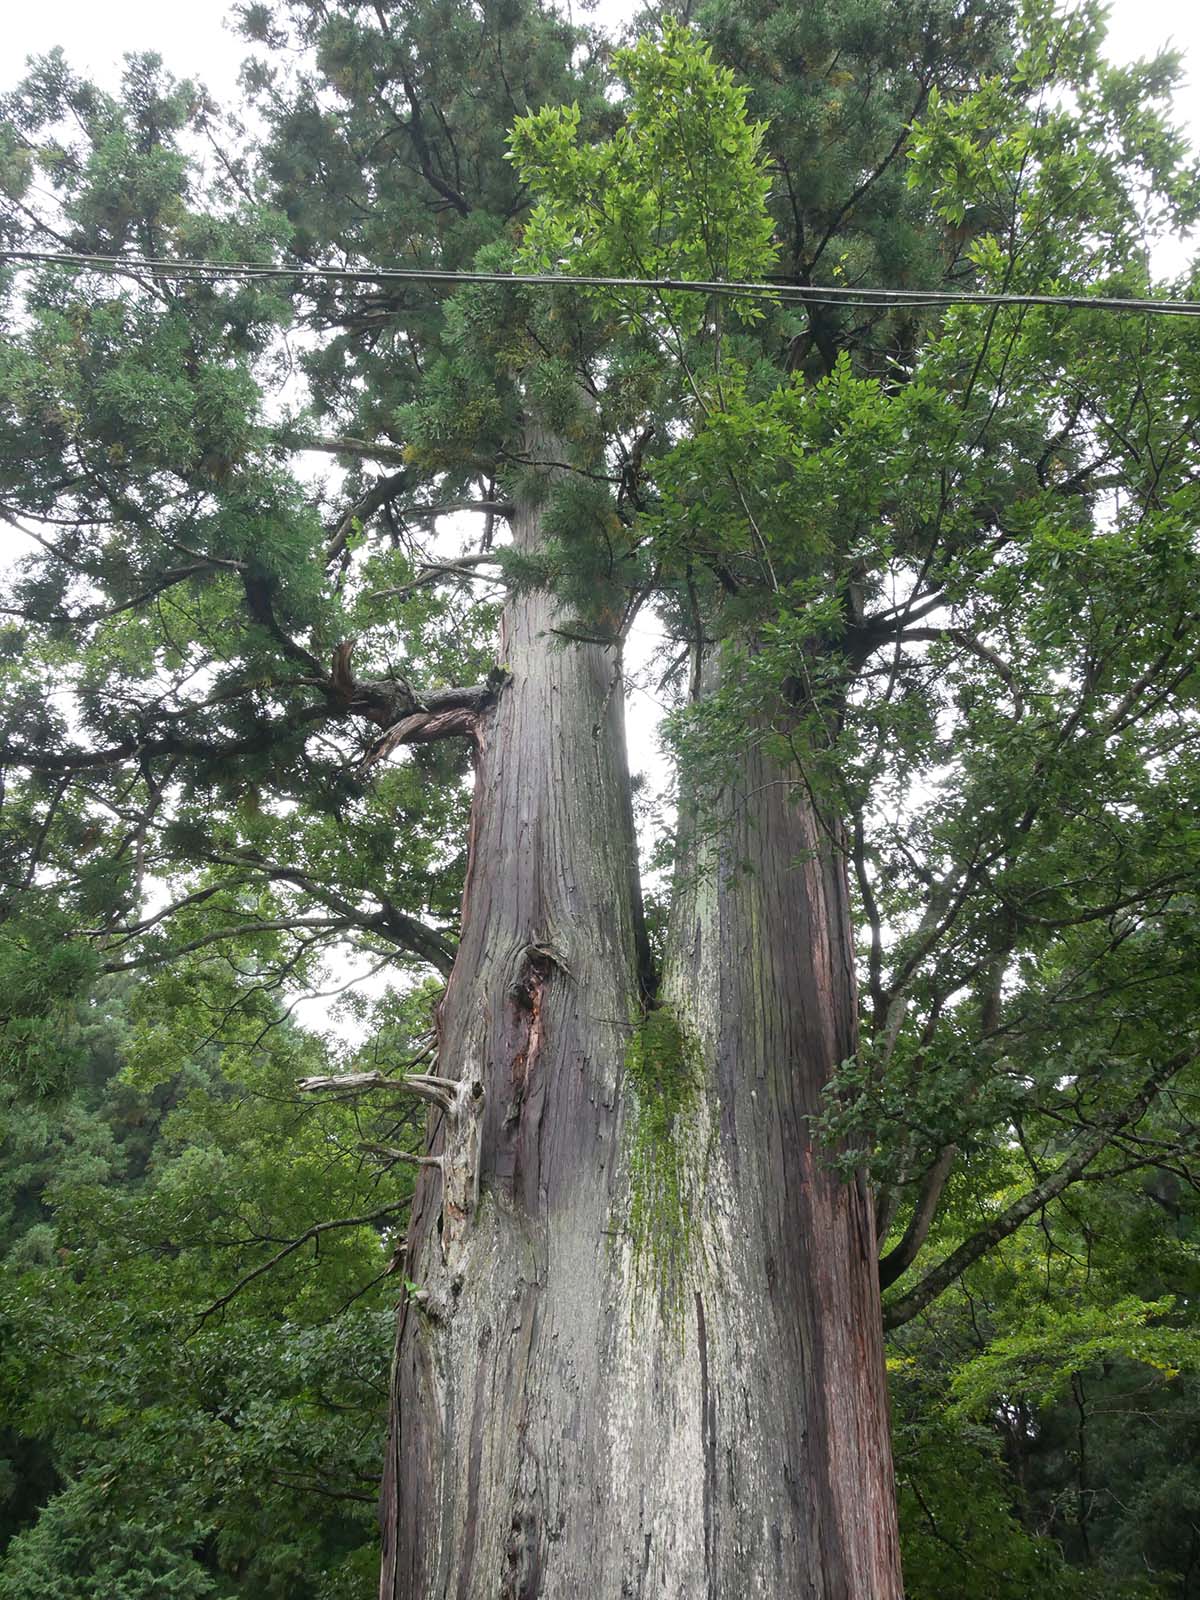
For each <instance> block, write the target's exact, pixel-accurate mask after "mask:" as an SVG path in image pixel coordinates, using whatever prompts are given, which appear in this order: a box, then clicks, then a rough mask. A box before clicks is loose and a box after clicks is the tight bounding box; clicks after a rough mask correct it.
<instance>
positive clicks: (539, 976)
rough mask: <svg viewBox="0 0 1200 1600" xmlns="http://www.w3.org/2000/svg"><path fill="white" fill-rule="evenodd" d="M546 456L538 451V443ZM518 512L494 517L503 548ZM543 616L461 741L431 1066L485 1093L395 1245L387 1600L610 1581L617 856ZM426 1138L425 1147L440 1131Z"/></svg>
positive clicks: (463, 1597)
mask: <svg viewBox="0 0 1200 1600" xmlns="http://www.w3.org/2000/svg"><path fill="white" fill-rule="evenodd" d="M538 443H539V442H538V441H534V444H535V449H534V453H535V454H536V455H538V456H539V457H546V456H554V455H555V454H556V453H557V452H556V450H555V449H554V448H536V446H537V444H538ZM538 523H539V517H538V511H537V508H536V506H534V505H532V504H528V503H525V504H521V505H518V506H517V507H515V508H514V512H513V537H514V543H515V544H516V545H517V546H518V548H523V549H530V548H534V547H536V545H537V544H538V542H539V539H540V533H539V526H538ZM556 620H557V610H556V606H555V604H554V602H553V600H552V598H551V597H550V596H549V595H547V594H545V593H541V592H532V593H525V594H521V595H517V596H514V597H513V598H512V599H511V600H510V601H509V603H508V605H507V607H506V609H505V612H504V617H503V623H502V649H501V657H500V659H501V664H502V665H503V666H504V667H505V668H507V670H508V672H509V673H510V674H511V676H510V678H509V680H508V681H507V683H506V685H505V687H504V689H503V691H502V692H501V693H500V695H499V697H498V699H497V701H496V704H495V706H494V708H493V709H491V710H490V711H488V712H486V713H484V714H482V715H481V716H480V718H479V721H478V726H477V768H476V787H475V798H474V802H473V807H472V821H471V844H470V859H469V865H468V872H467V886H466V893H465V897H464V906H463V927H462V940H461V944H460V948H459V952H458V956H457V960H456V962H455V967H454V972H453V974H452V976H451V979H450V982H449V985H448V987H447V992H446V996H445V999H444V1001H443V1004H442V1010H441V1017H440V1046H439V1051H438V1064H437V1068H436V1070H437V1072H438V1073H439V1074H441V1075H443V1076H446V1077H452V1078H455V1079H468V1078H469V1079H473V1080H477V1081H478V1082H480V1083H482V1085H483V1089H484V1100H483V1104H484V1109H483V1118H482V1127H481V1129H480V1139H479V1150H480V1169H481V1170H480V1172H479V1199H478V1203H477V1204H476V1206H475V1207H474V1213H473V1215H468V1216H467V1217H466V1219H465V1222H464V1223H463V1224H462V1225H461V1227H459V1226H455V1227H453V1228H448V1226H447V1219H444V1218H443V1215H442V1208H443V1188H442V1180H441V1176H440V1175H439V1174H437V1173H432V1172H425V1173H423V1174H422V1178H421V1180H420V1182H419V1184H418V1189H417V1194H416V1199H415V1202H414V1208H413V1216H412V1222H411V1225H410V1229H409V1238H410V1246H411V1248H410V1255H409V1267H408V1272H409V1275H410V1277H411V1278H412V1279H413V1280H415V1282H416V1284H417V1285H418V1286H419V1289H420V1291H421V1292H422V1295H423V1298H422V1299H421V1300H419V1301H416V1302H415V1303H414V1297H410V1298H409V1300H408V1302H407V1304H406V1305H405V1306H404V1307H403V1308H402V1310H401V1314H400V1322H399V1329H398V1338H397V1347H396V1357H395V1363H394V1374H393V1407H392V1418H391V1438H390V1441H389V1447H388V1456H387V1460H386V1466H385V1477H384V1489H383V1499H382V1521H383V1543H384V1557H383V1574H382V1582H381V1590H380V1592H381V1595H382V1596H384V1597H385V1600H398V1597H405V1600H409V1597H412V1600H432V1597H435V1596H437V1597H449V1596H454V1597H456V1600H498V1597H501V1596H503V1597H508V1600H516V1597H518V1596H522V1597H532V1596H535V1595H542V1594H544V1595H552V1594H562V1595H564V1596H565V1595H568V1594H570V1595H574V1594H576V1593H578V1591H579V1588H580V1587H581V1586H582V1585H584V1584H591V1583H592V1582H593V1580H596V1581H599V1582H600V1587H601V1590H602V1591H604V1592H608V1593H612V1594H614V1595H617V1594H619V1593H620V1592H621V1585H620V1579H618V1580H617V1581H616V1582H615V1583H613V1584H611V1585H608V1586H606V1585H605V1583H604V1575H605V1574H606V1573H609V1572H611V1571H613V1570H614V1568H613V1563H614V1560H616V1561H617V1562H618V1563H619V1560H620V1557H619V1555H616V1554H615V1553H614V1552H616V1551H619V1550H620V1549H622V1548H623V1547H624V1546H625V1545H626V1544H627V1543H628V1541H629V1539H630V1538H631V1537H633V1533H634V1530H632V1529H631V1528H629V1527H623V1526H621V1525H620V1523H619V1522H617V1521H610V1518H609V1514H608V1510H607V1508H606V1505H605V1496H606V1495H607V1494H608V1492H609V1489H610V1486H611V1485H612V1483H613V1482H614V1479H615V1477H616V1475H617V1470H618V1467H617V1456H616V1454H615V1452H614V1442H613V1440H612V1437H611V1426H610V1424H609V1423H608V1422H607V1421H606V1417H605V1412H606V1409H607V1405H608V1401H609V1398H610V1397H609V1396H608V1395H606V1392H605V1389H606V1383H607V1374H606V1371H605V1369H606V1367H609V1366H610V1363H609V1362H608V1361H607V1359H606V1356H605V1351H606V1348H607V1347H608V1346H610V1345H611V1344H612V1342H613V1339H614V1324H616V1323H619V1321H620V1318H621V1314H622V1313H621V1310H620V1308H619V1307H618V1306H616V1305H615V1304H614V1303H613V1302H612V1299H611V1295H610V1291H608V1290H607V1289H606V1287H605V1281H604V1280H605V1277H606V1272H607V1266H606V1263H607V1251H606V1245H607V1239H606V1235H607V1232H608V1230H609V1229H610V1228H611V1227H612V1221H611V1219H612V1216H613V1211H614V1201H613V1194H614V1188H615V1184H616V1181H617V1173H616V1171H615V1162H616V1153H617V1151H618V1150H619V1138H618V1133H619V1128H618V1123H619V1099H618V1095H619V1087H620V1075H621V1065H622V1061H623V1059H624V1054H625V1049H626V1044H627V1040H628V1036H629V1033H630V1019H631V1016H632V1013H633V1008H634V1006H635V1002H636V992H637V991H636V964H635V931H634V930H635V920H636V919H635V915H634V910H633V904H632V898H633V897H632V894H631V883H632V881H633V874H632V872H631V861H632V855H633V851H634V841H633V828H632V818H631V814H630V808H629V800H628V784H627V763H626V758H625V749H624V732H623V708H622V699H621V695H620V694H619V693H615V694H614V693H613V692H612V684H613V674H614V671H615V670H616V663H615V661H614V658H613V654H612V652H611V650H607V649H605V648H602V647H599V646H592V645H587V646H569V647H565V648H564V647H561V646H555V645H554V644H553V642H552V640H551V638H550V629H551V628H552V627H553V626H554V625H555V623H556ZM447 1124H448V1119H438V1118H436V1117H435V1118H434V1119H432V1122H431V1127H432V1128H433V1130H434V1140H433V1144H432V1147H431V1148H432V1149H433V1150H434V1151H435V1152H440V1153H443V1154H445V1152H446V1150H447V1146H448V1145H450V1144H452V1143H453V1141H454V1139H455V1137H456V1135H455V1131H454V1130H453V1129H452V1128H450V1127H448V1125H447Z"/></svg>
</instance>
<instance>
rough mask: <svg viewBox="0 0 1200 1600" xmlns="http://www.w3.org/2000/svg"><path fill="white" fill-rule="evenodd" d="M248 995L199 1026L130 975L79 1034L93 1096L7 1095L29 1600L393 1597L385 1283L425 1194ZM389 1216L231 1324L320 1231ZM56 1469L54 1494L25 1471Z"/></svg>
mask: <svg viewBox="0 0 1200 1600" xmlns="http://www.w3.org/2000/svg"><path fill="white" fill-rule="evenodd" d="M185 987H186V986H185ZM238 998H239V997H238V995H237V992H236V989H233V988H231V985H230V984H229V982H228V980H227V981H226V985H225V989H224V991H223V992H220V993H216V992H206V990H205V989H204V988H203V987H201V988H200V989H199V990H198V992H193V993H192V994H191V996H190V997H189V1004H188V1006H187V1007H186V1008H182V1009H184V1011H185V1015H184V1017H183V1018H182V1019H180V1017H179V1016H178V1015H177V1011H178V1010H179V1009H180V1008H179V1007H178V1006H177V1004H176V1002H177V1001H178V999H179V993H178V991H173V990H172V989H171V988H170V987H169V986H156V985H149V984H144V983H143V984H142V985H140V986H137V987H133V988H130V987H129V984H128V982H127V983H126V985H125V986H124V987H123V988H122V989H120V990H113V991H111V992H110V995H109V998H108V1002H107V1004H106V1006H105V1008H104V1010H103V1012H102V1013H101V1014H100V1015H97V1016H93V1017H91V1018H89V1020H88V1022H87V1024H86V1026H84V1027H83V1028H82V1030H81V1031H82V1034H83V1037H84V1039H85V1041H86V1044H87V1051H86V1054H85V1058H84V1059H85V1061H86V1068H85V1070H84V1072H83V1075H82V1077H81V1078H80V1079H78V1080H77V1086H76V1087H75V1088H74V1092H73V1093H72V1094H71V1095H70V1096H69V1098H68V1099H67V1100H66V1101H65V1102H63V1103H62V1105H61V1106H60V1107H56V1108H55V1110H54V1113H53V1114H52V1115H51V1114H50V1113H47V1112H31V1111H30V1110H29V1108H27V1107H24V1106H21V1105H20V1104H18V1103H16V1102H13V1101H11V1100H10V1104H9V1107H8V1109H7V1111H6V1114H5V1119H4V1124H3V1140H2V1142H0V1220H2V1222H3V1226H4V1230H5V1236H4V1244H5V1267H4V1270H3V1273H2V1275H0V1326H2V1328H3V1337H2V1345H3V1356H2V1357H0V1439H2V1440H3V1441H4V1447H5V1448H7V1450H8V1451H10V1452H12V1453H14V1454H15V1455H16V1457H17V1458H18V1459H19V1460H20V1461H21V1462H22V1463H23V1470H22V1473H21V1477H19V1478H18V1479H16V1480H15V1481H13V1482H12V1483H11V1484H10V1486H9V1494H8V1496H7V1506H6V1507H5V1508H4V1510H3V1511H0V1545H2V1544H4V1543H7V1545H8V1547H7V1551H5V1552H4V1553H3V1554H0V1593H3V1594H4V1595H6V1596H9V1595H11V1596H13V1597H17V1596H28V1597H29V1600H32V1597H33V1596H34V1595H40V1594H62V1595H63V1596H71V1597H76V1596H77V1597H79V1600H82V1597H84V1596H92V1595H95V1596H97V1597H99V1596H100V1595H105V1596H107V1595H109V1594H114V1595H117V1594H120V1595H126V1594H128V1595H130V1596H134V1595H138V1596H146V1597H147V1600H148V1597H149V1596H151V1595H158V1594H176V1593H178V1594H180V1595H189V1596H190V1595H205V1594H215V1595H230V1596H232V1595H234V1594H255V1595H264V1596H270V1595H278V1596H280V1597H282V1596H285V1595H286V1596H288V1597H298V1596H304V1595H311V1596H313V1597H314V1600H318V1597H320V1600H326V1597H327V1600H350V1597H351V1596H360V1595H364V1594H366V1593H367V1592H369V1591H370V1589H371V1586H372V1583H373V1576H374V1566H375V1553H374V1541H375V1535H374V1516H373V1501H374V1488H373V1485H374V1481H375V1478H376V1477H377V1474H378V1470H379V1469H378V1459H379V1457H378V1436H379V1429H380V1420H379V1418H380V1406H381V1403H382V1394H383V1390H384V1387H385V1383H386V1361H387V1350H388V1347H389V1331H388V1330H389V1327H390V1323H391V1316H392V1313H391V1301H390V1299H389V1297H388V1293H387V1291H386V1289H380V1288H377V1287H375V1284H376V1283H377V1281H378V1279H379V1277H380V1274H381V1273H382V1272H383V1270H384V1267H385V1265H386V1262H387V1251H388V1249H389V1248H390V1239H389V1232H388V1231H389V1229H390V1228H395V1227H398V1226H401V1225H402V1223H403V1219H404V1209H405V1204H406V1193H407V1190H406V1188H405V1186H404V1185H403V1184H402V1185H401V1186H400V1188H399V1191H398V1192H396V1190H395V1189H393V1190H392V1193H391V1195H390V1196H389V1195H381V1194H380V1193H379V1190H378V1189H377V1187H376V1179H375V1175H374V1174H373V1173H372V1172H370V1171H366V1170H364V1169H363V1167H362V1163H361V1159H360V1158H358V1157H357V1156H356V1154H355V1147H356V1144H357V1141H358V1139H359V1138H360V1137H361V1134H362V1132H364V1131H367V1130H366V1128H364V1127H363V1125H362V1124H361V1122H360V1121H356V1118H355V1116H354V1114H353V1113H352V1112H351V1111H349V1110H347V1109H346V1108H344V1107H336V1106H324V1107H315V1106H313V1105H311V1104H310V1105H305V1104H303V1103H301V1102H299V1101H298V1100H297V1098H296V1095H295V1090H294V1083H295V1079H296V1076H297V1074H298V1072H300V1071H304V1070H309V1071H311V1070H314V1069H317V1070H319V1069H320V1068H321V1067H322V1066H324V1065H325V1062H324V1061H323V1058H322V1055H321V1052H320V1050H319V1049H318V1047H317V1046H316V1044H315V1042H314V1041H313V1040H312V1039H311V1037H307V1036H304V1035H302V1034H299V1033H297V1032H296V1031H295V1030H294V1029H292V1028H291V1027H290V1026H289V1025H288V1024H287V1022H286V1020H285V1019H284V1018H283V1017H282V1016H281V1014H280V1013H279V1012H278V1009H277V1008H273V1006H272V1004H271V1002H270V1001H269V1000H268V999H266V998H265V997H261V996H260V997H259V998H258V999H257V1001H256V1000H255V999H254V997H253V995H246V996H243V997H242V1001H243V1003H242V1005H241V1006H240V1007H239V1006H238V1003H237V1002H238ZM206 1006H207V1007H209V1008H210V1009H209V1011H208V1026H207V1028H204V1027H202V1026H201V1017H202V1015H203V1013H204V1011H205V1007H206ZM168 1019H169V1021H170V1024H171V1025H172V1027H173V1029H174V1030H175V1043H174V1045H173V1046H171V1047H170V1048H169V1050H168V1051H167V1052H166V1053H167V1055H169V1056H170V1058H171V1060H170V1064H169V1067H168V1064H167V1062H166V1061H165V1060H164V1063H163V1066H162V1067H161V1068H159V1069H157V1070H154V1071H151V1070H150V1068H149V1065H148V1059H147V1057H146V1055H145V1051H144V1040H145V1038H146V1035H147V1032H148V1031H149V1032H151V1033H153V1032H155V1031H156V1030H157V1029H160V1028H161V1027H162V1025H163V1023H164V1021H166V1020H168ZM214 1022H217V1026H218V1029H219V1032H217V1033H214V1029H213V1023H214ZM264 1024H265V1027H266V1030H267V1031H265V1032H264ZM392 1026H393V1033H392V1042H393V1043H394V1045H395V1046H396V1048H397V1049H400V1048H404V1047H408V1048H411V1044H410V1041H411V1037H412V1035H411V1031H410V1024H408V1023H406V1022H405V1021H404V1020H403V1016H402V1014H401V1016H400V1017H398V1018H397V1021H396V1022H395V1023H393V1025H392ZM189 1035H190V1039H191V1041H192V1048H191V1049H190V1050H189V1049H187V1048H186V1043H185V1041H186V1040H187V1039H188V1037H189ZM205 1037H208V1039H209V1040H210V1042H209V1043H208V1044H207V1045H206V1046H202V1047H200V1048H199V1049H197V1046H196V1041H197V1040H198V1039H203V1038H205ZM140 1041H141V1042H142V1043H141V1046H140V1043H139V1042H140ZM139 1049H140V1050H141V1053H140V1054H139ZM135 1059H137V1060H139V1061H140V1065H139V1066H138V1067H137V1069H136V1074H134V1073H132V1072H131V1066H132V1062H133V1061H134V1060H135ZM133 1076H136V1079H137V1082H133V1081H131V1077H133ZM380 1132H381V1133H382V1134H385V1135H386V1136H387V1137H389V1138H391V1139H393V1140H394V1139H395V1138H396V1136H397V1132H398V1130H396V1129H395V1128H393V1127H391V1126H390V1125H387V1124H384V1125H383V1126H382V1128H381V1129H380ZM389 1199H391V1200H392V1201H393V1203H392V1204H391V1206H390V1209H389V1208H388V1201H389ZM381 1207H382V1208H384V1211H383V1214H382V1215H380V1216H379V1217H378V1219H377V1220H376V1221H374V1222H366V1223H361V1224H359V1225H357V1226H354V1227H347V1228H339V1229H336V1230H335V1231H333V1232H327V1233H325V1234H324V1235H323V1237H322V1239H321V1240H320V1250H319V1254H317V1255H316V1256H314V1255H313V1248H314V1245H315V1244H316V1243H317V1241H316V1240H314V1244H313V1245H309V1246H307V1248H306V1249H304V1250H298V1251H296V1252H294V1253H292V1254H291V1255H290V1256H289V1257H288V1258H287V1259H285V1260H283V1261H281V1262H280V1264H279V1265H278V1266H277V1267H276V1268H274V1269H273V1270H272V1272H270V1273H267V1274H265V1275H263V1276H262V1277H260V1278H257V1279H255V1280H254V1281H253V1282H249V1283H247V1284H246V1285H245V1286H244V1288H242V1289H241V1291H240V1292H239V1293H238V1294H237V1295H236V1296H235V1297H234V1298H233V1299H232V1300H230V1301H229V1303H228V1305H227V1306H225V1307H223V1308H222V1309H220V1310H219V1311H218V1312H217V1313H215V1314H211V1313H209V1309H208V1308H209V1307H210V1306H212V1305H213V1304H214V1303H215V1302H217V1301H218V1300H220V1299H222V1298H223V1297H224V1296H225V1295H227V1294H228V1293H229V1291H230V1290H231V1288H233V1287H234V1286H235V1285H236V1284H237V1283H238V1282H239V1281H240V1280H241V1278H243V1277H244V1276H245V1275H246V1274H248V1273H249V1272H250V1271H252V1270H253V1269H254V1267H255V1266H257V1265H261V1264H262V1263H263V1262H265V1261H266V1260H268V1259H269V1258H270V1257H272V1256H274V1255H275V1254H276V1253H277V1252H278V1250H279V1249H280V1247H281V1245H282V1244H286V1243H287V1241H288V1240H289V1239H292V1238H300V1237H301V1236H302V1235H303V1233H304V1231H305V1230H306V1229H307V1228H309V1227H310V1226H311V1225H312V1224H313V1223H323V1222H327V1221H329V1220H331V1219H334V1218H336V1217H338V1216H341V1215H345V1216H348V1217H350V1218H354V1217H357V1216H369V1215H373V1214H375V1213H377V1212H379V1211H380V1209H381ZM392 1298H394V1296H393V1297H392ZM39 1477H40V1478H41V1479H42V1482H43V1487H42V1499H41V1501H40V1502H39V1501H38V1500H34V1501H32V1502H30V1501H29V1500H28V1499H27V1498H26V1496H25V1494H24V1492H23V1491H22V1486H21V1478H25V1479H26V1480H27V1481H28V1482H29V1483H30V1484H32V1483H33V1482H35V1481H37V1479H38V1478H39ZM9 1539H11V1542H8V1541H9Z"/></svg>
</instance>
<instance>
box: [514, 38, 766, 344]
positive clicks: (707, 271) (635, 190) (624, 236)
mask: <svg viewBox="0 0 1200 1600" xmlns="http://www.w3.org/2000/svg"><path fill="white" fill-rule="evenodd" d="M614 66H615V70H616V72H617V74H618V75H619V76H620V78H621V79H622V81H623V82H624V84H625V86H626V89H627V91H628V101H627V103H626V106H625V122H624V124H623V125H622V126H621V127H620V128H619V129H618V130H617V132H616V133H615V134H614V135H613V137H612V138H611V139H609V140H606V141H605V142H603V143H598V144H585V143H581V141H580V137H579V133H580V114H579V110H578V107H548V108H546V109H545V110H543V111H540V112H538V113H536V114H535V115H534V116H531V117H526V118H523V119H521V120H520V121H518V122H517V123H516V125H515V126H514V129H513V135H512V154H513V160H514V161H515V162H516V165H517V169H518V171H519V173H520V175H521V177H522V178H523V179H524V180H525V181H526V182H527V183H529V184H530V185H531V186H532V187H533V189H534V191H535V193H537V194H538V195H539V197H540V198H539V201H538V204H537V206H536V207H535V209H534V211H533V213H532V214H531V216H530V218H529V221H528V223H527V224H526V228H525V235H524V242H523V247H522V254H521V261H522V263H523V264H525V265H526V266H527V268H528V269H530V270H537V271H543V272H572V273H582V274H585V275H588V276H597V277H649V278H677V279H685V278H692V279H701V280H712V279H726V280H733V279H742V278H759V277H761V276H762V274H763V273H764V272H765V271H766V270H767V269H768V267H769V266H770V264H771V262H772V261H773V260H774V257H775V250H774V246H773V244H772V224H771V219H770V216H769V214H768V212H767V209H766V198H767V194H768V191H769V189H770V183H771V180H770V176H769V174H768V172H767V170H766V161H765V157H764V153H763V137H764V133H765V129H764V128H763V126H762V125H761V124H756V123H753V122H751V121H750V119H749V118H748V116H747V114H746V95H747V91H746V89H745V88H744V87H742V86H740V85H738V84H736V83H735V82H734V79H733V75H732V73H731V72H730V71H729V70H728V69H727V68H721V67H717V66H716V65H714V63H713V60H712V52H711V50H710V49H709V48H708V47H706V46H704V45H701V44H700V43H699V42H698V41H697V40H696V39H695V38H694V36H693V35H691V34H690V33H689V32H688V31H687V30H686V29H685V28H683V27H681V26H679V25H678V24H676V23H674V22H672V21H670V20H668V21H666V22H665V23H664V25H663V34H662V40H661V43H660V42H658V41H656V40H654V39H653V38H650V37H643V38H641V39H640V40H639V41H638V42H637V44H636V45H635V46H633V48H631V49H628V50H622V51H619V52H618V53H617V55H616V58H615V61H614ZM604 300H605V302H606V303H607V304H608V305H609V306H610V307H611V308H612V309H615V310H617V311H618V312H623V313H624V314H625V315H628V316H630V317H634V318H637V317H640V316H641V315H642V314H643V307H644V305H645V294H644V292H638V291H634V292H632V293H630V292H625V293H622V292H621V291H618V290H614V291H612V292H611V293H608V294H606V295H605V296H604ZM661 304H662V307H663V309H664V311H665V312H666V314H667V316H668V318H669V319H670V320H671V321H673V322H675V323H677V324H678V325H679V326H681V327H682V328H684V329H687V330H688V331H690V332H694V331H696V330H697V329H698V328H699V327H700V326H701V324H702V321H703V317H704V302H703V300H702V299H701V298H699V297H695V296H692V297H684V296H679V295H669V296H664V297H663V298H662V300H661ZM737 306H738V309H739V313H740V314H741V315H743V316H746V317H747V319H749V315H750V308H749V307H746V306H744V305H743V304H742V302H737Z"/></svg>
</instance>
